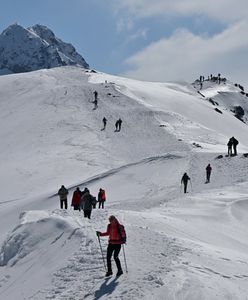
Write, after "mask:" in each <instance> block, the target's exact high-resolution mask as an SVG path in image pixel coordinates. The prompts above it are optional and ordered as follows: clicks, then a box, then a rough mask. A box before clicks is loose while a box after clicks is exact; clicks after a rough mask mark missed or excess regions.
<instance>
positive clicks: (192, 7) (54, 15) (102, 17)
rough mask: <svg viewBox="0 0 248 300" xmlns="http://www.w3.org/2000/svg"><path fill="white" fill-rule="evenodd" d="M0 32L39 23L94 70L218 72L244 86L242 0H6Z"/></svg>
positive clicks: (158, 77)
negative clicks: (73, 47)
mask: <svg viewBox="0 0 248 300" xmlns="http://www.w3.org/2000/svg"><path fill="white" fill-rule="evenodd" d="M1 4H2V5H1V8H2V9H1V18H0V31H1V32H2V31H3V30H4V29H5V28H6V27H8V26H9V25H11V24H13V23H15V22H17V23H19V24H20V25H22V26H23V27H28V26H32V25H34V24H37V23H38V24H43V25H45V26H47V27H49V28H50V29H51V30H53V31H54V33H55V35H56V36H58V37H59V38H61V39H62V40H64V41H65V42H70V43H72V44H73V45H74V46H75V47H76V49H77V51H78V52H79V53H80V54H81V55H82V56H83V57H84V58H85V60H86V61H87V62H88V63H89V65H90V67H91V68H94V69H96V70H99V71H102V72H106V73H110V74H116V75H122V76H126V77H131V78H135V79H140V80H148V81H175V80H176V81H177V80H178V81H181V80H185V81H188V82H190V81H193V80H195V79H196V78H198V77H199V76H200V75H204V76H205V77H206V76H208V75H210V74H213V75H216V74H218V73H221V74H222V76H224V77H227V78H228V79H230V80H232V81H233V82H237V83H241V84H243V85H245V86H248V84H247V77H248V76H247V59H246V56H247V51H248V38H247V34H246V28H247V23H248V16H247V13H246V11H247V8H248V3H247V2H245V1H244V0H237V1H234V0H228V1H224V0H219V1H218V2H217V3H216V1H212V0H210V1H207V2H206V1H197V0H176V1H173V3H171V1H169V0H154V1H152V2H151V1H148V0H142V1H141V0H106V1H104V2H103V1H100V0H72V1H70V3H69V2H68V1H65V0H60V1H59V0H54V1H52V2H51V1H49V0H44V1H39V2H35V3H34V1H31V0H23V1H17V0H8V1H2V2H1Z"/></svg>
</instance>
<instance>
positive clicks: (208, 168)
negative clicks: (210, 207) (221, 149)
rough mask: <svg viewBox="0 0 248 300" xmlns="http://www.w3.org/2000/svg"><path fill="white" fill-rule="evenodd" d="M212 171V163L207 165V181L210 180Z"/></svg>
mask: <svg viewBox="0 0 248 300" xmlns="http://www.w3.org/2000/svg"><path fill="white" fill-rule="evenodd" d="M211 171H212V167H211V166H210V164H208V165H207V167H206V183H209V182H210V176H211Z"/></svg>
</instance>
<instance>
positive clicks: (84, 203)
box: [80, 188, 96, 219]
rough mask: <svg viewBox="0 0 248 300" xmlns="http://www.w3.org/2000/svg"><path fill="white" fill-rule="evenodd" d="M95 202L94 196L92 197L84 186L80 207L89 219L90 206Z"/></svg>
mask: <svg viewBox="0 0 248 300" xmlns="http://www.w3.org/2000/svg"><path fill="white" fill-rule="evenodd" d="M95 203H96V200H95V197H93V196H92V195H91V194H90V191H89V190H88V189H87V188H85V189H84V192H83V196H82V197H81V201H80V208H82V209H83V211H84V217H85V218H89V219H90V216H91V212H92V208H93V206H94V205H95Z"/></svg>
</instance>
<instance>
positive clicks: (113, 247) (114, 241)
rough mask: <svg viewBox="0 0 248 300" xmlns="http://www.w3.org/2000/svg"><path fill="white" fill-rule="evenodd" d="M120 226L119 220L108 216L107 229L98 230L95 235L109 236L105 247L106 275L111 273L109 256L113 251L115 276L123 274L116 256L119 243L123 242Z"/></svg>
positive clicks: (119, 247)
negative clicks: (104, 230)
mask: <svg viewBox="0 0 248 300" xmlns="http://www.w3.org/2000/svg"><path fill="white" fill-rule="evenodd" d="M121 227H123V225H121V224H120V223H119V221H118V220H117V219H116V217H115V216H110V217H109V224H108V227H107V231H106V232H100V231H97V232H96V234H97V236H109V244H108V248H107V266H108V270H107V273H106V275H105V276H106V277H108V276H111V275H113V272H112V265H111V257H112V255H113V253H114V260H115V263H116V266H117V269H118V271H117V274H116V276H120V275H122V274H123V271H122V268H121V262H120V260H119V257H118V255H119V253H120V250H121V245H122V244H124V243H125V242H124V241H123V239H122V237H121V232H120V228H121Z"/></svg>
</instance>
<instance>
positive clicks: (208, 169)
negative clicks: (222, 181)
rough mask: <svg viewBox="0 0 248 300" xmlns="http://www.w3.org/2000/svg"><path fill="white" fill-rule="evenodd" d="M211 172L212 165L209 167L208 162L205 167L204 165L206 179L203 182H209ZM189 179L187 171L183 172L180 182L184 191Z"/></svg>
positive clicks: (185, 191)
mask: <svg viewBox="0 0 248 300" xmlns="http://www.w3.org/2000/svg"><path fill="white" fill-rule="evenodd" d="M211 172H212V167H211V165H210V164H208V165H207V167H206V181H205V183H209V182H210V176H211ZM189 180H190V177H189V175H188V174H187V173H184V174H183V177H182V179H181V184H183V191H184V193H187V187H188V181H189Z"/></svg>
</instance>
